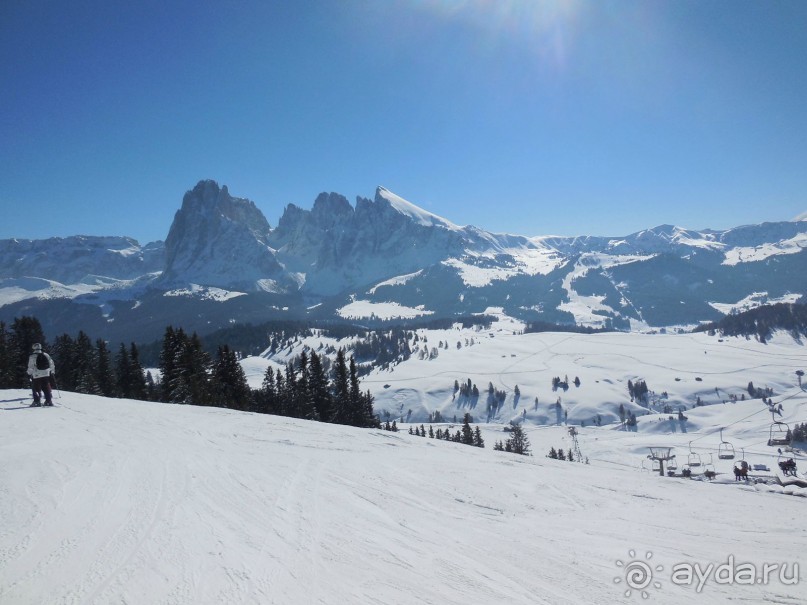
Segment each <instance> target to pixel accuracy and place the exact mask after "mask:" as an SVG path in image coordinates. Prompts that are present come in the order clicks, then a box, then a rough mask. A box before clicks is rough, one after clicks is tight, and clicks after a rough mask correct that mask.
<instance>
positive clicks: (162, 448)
mask: <svg viewBox="0 0 807 605" xmlns="http://www.w3.org/2000/svg"><path fill="white" fill-rule="evenodd" d="M27 396H28V394H27V392H25V391H20V390H10V391H9V390H7V391H0V459H2V465H0V511H2V515H0V603H4V604H5V603H13V604H15V605H25V604H37V605H39V604H67V603H87V604H107V603H164V604H171V605H175V604H200V603H201V604H204V603H211V604H213V603H277V604H290V603H293V604H309V603H310V604H314V603H317V604H334V605H336V604H344V603H373V604H390V605H401V604H408V603H412V604H416V603H417V604H422V603H434V604H437V603H440V604H445V603H457V604H460V603H463V604H464V603H469V602H473V603H482V604H487V603H491V604H492V603H523V604H528V603H529V604H551V605H562V604H579V603H594V604H611V603H630V602H641V601H643V599H642V596H641V593H642V592H645V593H646V594H647V595H648V598H649V599H650V601H649V602H653V603H670V604H673V603H675V604H680V603H682V602H684V600H685V599H690V598H693V597H697V602H699V603H725V602H727V601H729V600H736V601H738V602H753V603H762V602H777V603H796V602H803V601H804V597H805V595H807V588H805V585H804V581H805V580H803V579H802V576H803V574H804V569H805V568H807V560H805V558H804V548H803V545H804V543H805V537H806V536H805V533H807V530H805V529H804V515H805V511H807V508H805V506H807V499H805V498H800V497H793V495H801V494H802V493H803V491H802V490H799V489H798V488H786V489H783V488H781V487H778V488H777V487H772V486H765V485H757V486H754V485H745V484H743V485H735V484H734V482H733V481H732V482H721V481H720V480H718V481H716V482H712V483H710V482H705V481H696V480H683V479H669V478H661V477H659V476H657V475H653V474H651V473H646V472H640V471H639V470H637V465H636V464H635V463H636V461H638V460H640V459H641V458H642V457H643V455H644V450H643V449H642V448H643V447H644V446H645V445H647V444H655V443H657V441H659V440H667V442H673V441H675V442H676V443H680V442H681V441H682V439H686V440H689V439H691V438H694V436H695V435H681V434H668V433H666V432H664V431H662V430H660V429H659V430H656V431H650V430H647V431H644V430H643V427H642V425H641V424H640V431H639V432H638V433H626V432H624V431H620V430H617V429H616V428H615V426H604V427H598V428H587V429H581V434H580V445H581V449H582V451H583V453H584V454H585V455H586V456H588V457H589V458H590V464H589V465H585V464H577V463H570V462H564V461H556V460H550V459H547V458H546V457H545V456H544V454H545V452H546V451H548V449H549V447H551V446H554V447H564V448H567V447H569V445H570V441H569V436H568V435H567V433H566V429H565V428H564V427H555V426H533V425H529V424H528V425H527V429H526V430H527V434H528V436H529V438H530V440H531V442H532V446H533V451H534V452H535V456H532V457H526V456H516V455H513V454H509V453H504V452H496V451H493V449H492V445H493V441H494V440H497V439H502V438H505V437H506V434H505V433H503V432H502V431H501V426H500V425H486V426H485V427H484V431H483V434H484V436H485V438H486V440H487V447H486V448H484V449H479V448H473V447H468V446H464V445H460V444H454V443H448V442H438V441H436V440H432V439H428V438H420V437H414V436H411V435H408V434H406V433H405V432H400V433H390V432H384V431H380V430H361V429H354V428H351V427H342V426H334V425H328V424H321V423H314V422H306V421H301V420H293V419H287V418H280V417H273V416H261V415H255V414H248V413H240V412H233V411H230V410H226V409H220V408H200V407H190V406H177V405H164V404H156V403H145V402H134V401H126V400H110V399H103V398H100V397H95V396H89V395H78V394H73V393H66V392H63V393H61V397H57V399H56V402H57V404H58V407H54V408H50V409H31V408H27V407H24V406H25V405H27V403H28V402H27ZM752 405H759V403H758V401H757V402H745V403H738V404H735V405H733V406H711V407H710V408H703V409H701V410H697V411H696V412H697V413H698V414H700V416H698V417H697V418H693V423H697V424H698V425H699V426H701V428H700V429H699V430H698V431H697V432H696V434H697V435H698V436H699V437H700V436H702V437H703V438H702V439H701V440H700V441H699V444H700V445H703V446H705V445H707V444H708V445H713V441H714V440H713V439H712V437H714V435H713V434H712V433H710V432H709V431H710V430H711V428H709V429H707V426H708V427H713V426H717V425H728V424H730V422H733V421H734V420H735V418H738V417H742V416H743V415H745V414H746V411H748V412H749V413H750V412H751V411H752V410H751V408H750V407H748V409H745V408H744V407H743V406H752ZM788 410H789V413H790V414H792V415H794V416H795V415H797V414H801V416H802V417H807V413H806V412H807V403H805V397H804V395H803V394H801V395H799V394H795V396H794V397H793V398H791V400H790V405H788ZM692 416H696V413H695V412H693V413H692ZM790 417H791V416H788V418H790ZM443 426H445V425H443ZM765 427H766V421H765V418H764V416H751V417H750V418H749V419H747V421H746V422H745V423H739V424H736V425H735V429H734V430H733V432H732V435H731V437H732V438H734V437H740V436H742V435H744V434H745V433H744V431H747V434H748V439H747V440H746V441H743V443H750V442H751V441H753V440H757V441H758V437H759V433H760V431H762V430H764V429H765ZM402 428H404V430H406V428H407V427H406V426H404V427H402ZM457 428H458V427H457V426H454V427H452V430H456V429H457ZM707 437H708V438H707ZM739 444H740V442H739V441H738V442H737V445H739ZM754 447H755V448H756V447H761V446H758V444H757V445H755V446H754ZM799 461H800V462H799V464H800V470H804V468H805V467H807V460H805V459H804V457H803V456H799ZM719 479H722V477H719ZM631 552H633V553H634V554H633V555H631ZM648 555H650V558H649V559H648V558H647V557H648ZM730 557H733V559H731V560H732V561H734V562H736V563H737V564H739V563H741V562H742V563H744V564H746V565H753V566H755V567H758V568H759V569H760V570H761V567H762V565H763V564H765V563H769V564H787V565H788V566H789V567H787V568H786V569H787V573H786V574H785V576H784V580H782V579H781V578H780V577H779V576H776V575H774V576H773V577H771V578H768V579H767V581H765V582H764V583H763V582H762V581H761V580H762V576H761V575H760V576H758V579H759V580H760V582H759V583H757V582H756V581H755V582H753V583H752V584H751V585H746V584H739V583H737V582H731V583H718V582H717V581H716V579H715V578H716V576H714V574H712V576H706V577H707V579H706V581H704V582H703V583H702V585H701V586H700V588H699V589H698V586H697V583H695V584H691V585H685V584H682V583H681V582H680V581H675V582H674V581H673V576H672V569H673V568H674V566H676V565H679V564H686V563H688V564H694V563H697V564H698V565H701V566H702V567H703V568H708V566H709V565H712V567H713V568H715V567H716V566H719V565H721V564H727V562H728V561H729V560H730V559H729V558H730ZM648 561H649V562H651V563H652V567H648V569H650V572H651V574H652V581H651V582H650V583H649V584H647V585H646V586H642V587H641V588H639V586H640V585H639V584H638V583H637V582H636V579H635V576H633V575H630V572H629V570H630V569H633V570H634V571H635V569H636V567H637V566H638V565H640V564H643V563H646V562H648ZM794 565H798V566H799V570H800V571H799V574H800V575H799V576H796V577H795V578H794V576H793V571H794V567H793V566H794ZM659 567H661V569H658V568H659ZM760 573H761V571H760ZM790 579H793V580H794V581H793V582H790V581H789V580H790ZM617 580H618V582H617ZM629 581H630V582H632V583H633V584H632V586H633V588H630V587H629V584H628V582H629ZM628 591H630V596H625V595H626V592H628Z"/></svg>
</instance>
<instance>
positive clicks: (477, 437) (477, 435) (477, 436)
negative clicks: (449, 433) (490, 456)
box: [473, 426, 485, 447]
mask: <svg viewBox="0 0 807 605" xmlns="http://www.w3.org/2000/svg"><path fill="white" fill-rule="evenodd" d="M473 445H475V446H476V447H485V440H484V439H482V431H480V430H479V427H478V426H477V427H476V428H475V430H474V442H473Z"/></svg>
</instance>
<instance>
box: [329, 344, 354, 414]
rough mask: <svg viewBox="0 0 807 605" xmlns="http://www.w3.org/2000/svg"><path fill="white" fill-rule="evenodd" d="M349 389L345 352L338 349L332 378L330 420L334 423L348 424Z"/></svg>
mask: <svg viewBox="0 0 807 605" xmlns="http://www.w3.org/2000/svg"><path fill="white" fill-rule="evenodd" d="M350 420H351V413H350V389H349V386H348V375H347V363H346V362H345V352H344V350H343V349H339V351H338V352H337V353H336V363H335V364H334V380H333V415H332V416H331V422H334V423H336V424H350Z"/></svg>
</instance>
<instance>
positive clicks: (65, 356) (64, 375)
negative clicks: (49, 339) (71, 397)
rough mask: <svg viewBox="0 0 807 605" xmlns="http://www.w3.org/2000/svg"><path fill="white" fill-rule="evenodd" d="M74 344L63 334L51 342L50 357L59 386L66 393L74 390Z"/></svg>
mask: <svg viewBox="0 0 807 605" xmlns="http://www.w3.org/2000/svg"><path fill="white" fill-rule="evenodd" d="M74 351H75V342H73V339H72V338H70V336H69V335H67V334H63V335H62V336H58V337H57V338H56V340H54V341H53V347H52V348H51V352H50V355H51V357H52V358H53V363H54V365H55V366H56V373H57V375H58V377H59V378H58V381H59V386H60V387H61V388H62V389H65V390H67V391H75V390H76V374H77V373H76V364H75V354H74Z"/></svg>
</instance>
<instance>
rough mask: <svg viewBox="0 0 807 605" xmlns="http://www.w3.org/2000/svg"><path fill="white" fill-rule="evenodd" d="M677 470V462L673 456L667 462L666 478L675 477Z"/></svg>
mask: <svg viewBox="0 0 807 605" xmlns="http://www.w3.org/2000/svg"><path fill="white" fill-rule="evenodd" d="M677 470H678V461H677V460H676V459H675V456H673V457H672V458H670V460H669V461H668V462H667V476H668V477H675V472H676V471H677Z"/></svg>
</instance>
